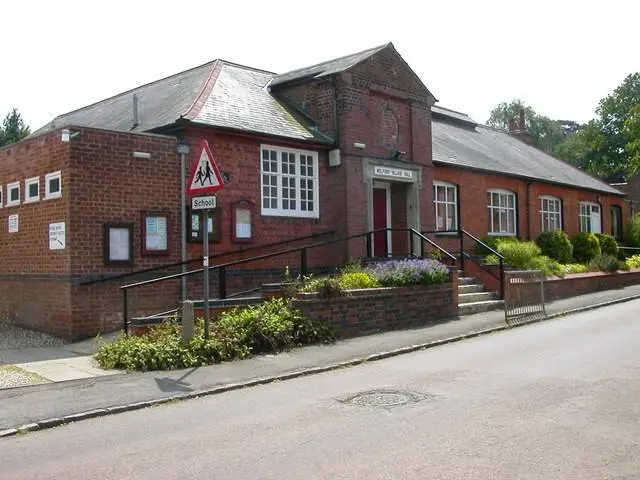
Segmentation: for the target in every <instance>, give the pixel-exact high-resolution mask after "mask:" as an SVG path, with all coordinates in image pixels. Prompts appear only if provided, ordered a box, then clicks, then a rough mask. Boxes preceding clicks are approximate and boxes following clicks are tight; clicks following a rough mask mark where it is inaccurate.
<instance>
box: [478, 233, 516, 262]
mask: <svg viewBox="0 0 640 480" xmlns="http://www.w3.org/2000/svg"><path fill="white" fill-rule="evenodd" d="M480 240H481V241H482V243H484V244H485V245H487V246H488V247H491V248H493V249H494V250H495V251H496V252H497V251H498V245H499V244H500V243H502V242H517V241H518V239H517V238H516V237H501V236H498V235H488V236H486V237H483V238H481V239H480ZM475 252H476V255H481V256H483V257H485V256H487V255H489V254H491V252H490V251H489V250H487V249H486V248H485V247H483V246H482V245H480V244H479V243H478V244H476V247H475Z"/></svg>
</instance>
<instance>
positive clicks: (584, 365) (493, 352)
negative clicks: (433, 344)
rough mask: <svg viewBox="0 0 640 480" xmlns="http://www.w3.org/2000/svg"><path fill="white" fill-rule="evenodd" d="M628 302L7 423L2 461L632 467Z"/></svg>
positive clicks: (444, 473)
mask: <svg viewBox="0 0 640 480" xmlns="http://www.w3.org/2000/svg"><path fill="white" fill-rule="evenodd" d="M639 308H640V301H634V302H628V303H623V304H620V305H616V306H612V307H606V308H602V309H598V310H593V311H590V312H586V313H581V314H576V315H571V316H568V317H565V318H558V319H555V320H550V321H547V322H542V323H537V324H533V325H529V326H525V327H522V328H518V329H513V330H509V331H503V332H501V333H496V334H493V335H487V336H482V337H477V338H475V339H471V340H468V341H465V342H460V343H454V344H449V345H444V346H441V347H437V348H433V349H429V350H426V351H420V352H415V353H412V354H408V355H402V356H399V357H394V358H391V359H386V360H382V361H379V362H374V363H367V364H363V365H360V366H358V367H354V368H350V369H343V370H337V371H333V372H330V373H325V374H322V375H315V376H312V377H304V378H299V379H296V380H291V381H287V382H280V383H275V384H269V385H264V386H260V387H256V388H254V389H249V390H238V391H234V392H228V393H225V394H222V395H216V396H211V397H206V398H202V399H197V400H193V401H189V402H180V403H176V404H168V405H164V406H160V407H157V408H149V409H146V410H141V411H137V412H129V413H124V414H121V415H112V416H109V417H103V418H99V419H93V420H88V421H86V422H80V423H75V424H72V425H69V426H67V427H64V428H56V429H51V430H47V431H43V432H35V433H30V434H28V435H25V436H17V437H13V438H10V439H6V440H4V441H3V443H2V448H1V449H0V464H2V473H3V474H4V475H5V476H6V478H12V479H15V480H21V479H31V478H65V479H69V480H74V479H85V478H131V479H137V478H140V479H146V478H163V479H174V478H175V479H183V478H206V479H210V478H220V479H222V478H224V479H242V480H244V479H254V478H255V479H257V478H260V479H315V478H318V479H324V478H330V479H360V478H361V479H372V480H374V479H407V480H411V479H428V478H434V479H442V480H448V479H451V480H462V479H476V478H482V479H492V478H495V479H511V478H514V479H515V478H519V479H545V480H546V479H563V480H572V479H576V480H585V479H598V480H599V479H605V478H607V479H629V480H631V479H637V478H639V477H640V455H639V453H640V423H638V421H637V419H638V418H639V417H640V402H638V398H640V349H638V339H639V338H640V322H639V321H638V317H637V312H638V309H639ZM372 391H377V393H376V394H374V395H371V392H372ZM382 403H384V404H386V406H382V405H381V404H382ZM25 458H28V460H29V461H25ZM39 475H40V476H39Z"/></svg>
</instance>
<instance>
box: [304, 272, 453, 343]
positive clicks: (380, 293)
mask: <svg viewBox="0 0 640 480" xmlns="http://www.w3.org/2000/svg"><path fill="white" fill-rule="evenodd" d="M452 277H453V278H452V281H451V282H450V283H443V284H439V285H429V286H415V287H399V288H375V289H366V290H352V291H350V292H349V294H348V295H347V296H340V297H331V298H321V297H319V295H318V294H316V293H300V294H298V296H297V298H296V300H295V304H296V306H297V307H298V308H299V309H300V310H302V312H303V313H305V314H306V315H307V316H309V317H310V318H312V319H313V320H316V321H321V322H326V323H327V324H329V325H332V326H333V327H335V328H336V330H337V333H338V335H339V336H340V337H343V338H344V337H355V336H358V335H367V334H371V333H377V332H382V331H387V330H398V329H403V328H416V327H423V326H425V325H428V324H431V323H436V322H437V321H438V320H441V319H444V318H447V317H453V316H456V315H458V278H457V275H456V274H455V273H454V274H453V275H452Z"/></svg>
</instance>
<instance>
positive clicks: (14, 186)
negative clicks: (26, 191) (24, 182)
mask: <svg viewBox="0 0 640 480" xmlns="http://www.w3.org/2000/svg"><path fill="white" fill-rule="evenodd" d="M16 189H17V190H18V199H17V200H11V191H12V190H16ZM5 204H6V206H7V207H15V206H16V205H20V182H11V183H9V184H7V201H6V202H5Z"/></svg>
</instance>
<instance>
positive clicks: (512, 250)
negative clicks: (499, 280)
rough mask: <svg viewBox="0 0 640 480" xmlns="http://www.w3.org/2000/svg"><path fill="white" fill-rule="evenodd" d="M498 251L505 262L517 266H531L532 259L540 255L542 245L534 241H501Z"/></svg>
mask: <svg viewBox="0 0 640 480" xmlns="http://www.w3.org/2000/svg"><path fill="white" fill-rule="evenodd" d="M498 253H500V254H501V255H502V256H503V257H504V262H505V263H506V264H507V265H510V266H512V267H515V268H531V261H532V260H533V259H534V258H536V257H538V256H540V247H538V246H537V245H536V244H535V243H534V242H517V241H516V242H514V241H511V242H499V243H498Z"/></svg>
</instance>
